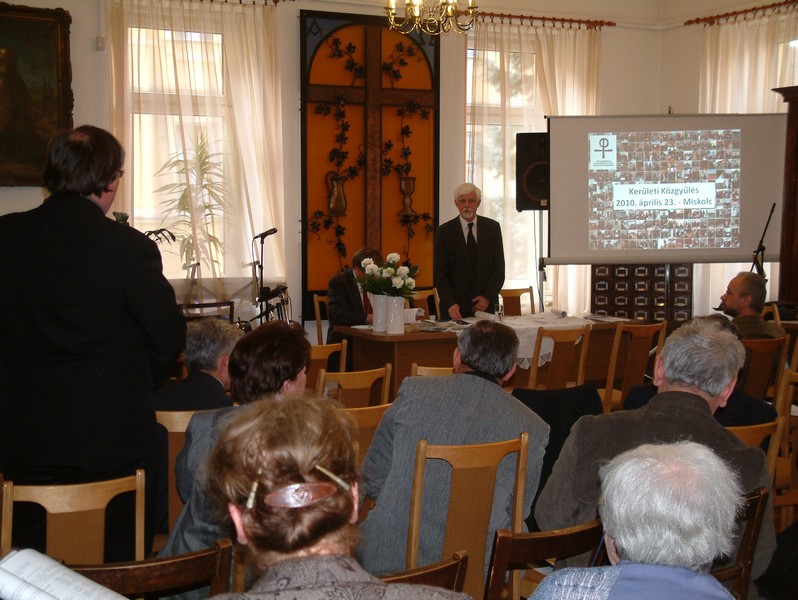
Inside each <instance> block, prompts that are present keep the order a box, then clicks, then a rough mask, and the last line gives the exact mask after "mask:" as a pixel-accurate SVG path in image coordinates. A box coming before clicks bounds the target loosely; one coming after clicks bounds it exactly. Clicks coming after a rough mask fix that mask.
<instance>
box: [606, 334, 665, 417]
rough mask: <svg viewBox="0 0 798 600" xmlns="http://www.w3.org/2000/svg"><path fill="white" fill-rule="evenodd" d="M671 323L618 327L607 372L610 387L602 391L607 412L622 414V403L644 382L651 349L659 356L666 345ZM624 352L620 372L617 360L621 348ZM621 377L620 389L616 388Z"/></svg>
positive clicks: (607, 385) (607, 386)
mask: <svg viewBox="0 0 798 600" xmlns="http://www.w3.org/2000/svg"><path fill="white" fill-rule="evenodd" d="M667 328H668V322H667V321H662V322H660V323H656V324H653V325H643V324H637V323H618V326H617V329H616V330H615V338H614V339H613V342H612V351H611V353H610V364H609V368H608V370H607V384H606V387H605V388H604V389H603V390H599V394H601V397H602V404H603V405H604V412H610V411H613V410H619V409H620V408H622V407H623V404H622V403H623V399H624V398H626V395H627V394H628V393H629V390H630V389H632V387H634V386H636V385H639V384H641V383H644V382H645V374H646V370H647V369H648V363H649V359H650V358H651V351H652V349H654V350H655V356H659V353H660V352H662V347H663V346H664V345H665V337H666V336H667V335H668V333H667ZM622 345H623V346H624V349H625V351H626V352H625V360H624V361H623V363H622V365H621V367H622V368H621V369H620V371H621V372H620V373H619V372H618V371H619V369H618V366H619V365H618V362H619V360H618V357H619V355H620V352H621V346H622ZM619 376H620V386H616V382H617V381H618V377H619Z"/></svg>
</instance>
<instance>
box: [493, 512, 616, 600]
mask: <svg viewBox="0 0 798 600" xmlns="http://www.w3.org/2000/svg"><path fill="white" fill-rule="evenodd" d="M603 535H604V529H603V527H602V524H601V519H593V520H592V521H589V522H588V523H583V524H582V525H575V526H574V527H568V528H565V529H555V530H553V531H539V532H535V533H513V532H512V531H508V530H507V529H499V530H498V531H497V532H496V533H495V535H494V538H493V551H492V552H491V556H490V565H489V567H488V577H487V584H486V585H485V600H501V599H502V597H503V594H504V590H505V583H504V582H505V579H506V576H507V572H508V571H517V570H519V569H526V570H527V573H526V578H525V579H524V580H523V581H522V584H521V585H522V589H521V595H522V596H523V597H527V596H529V595H530V594H531V593H532V591H534V588H535V587H536V584H537V583H540V581H542V579H543V575H542V574H541V573H539V572H538V571H535V570H534V569H529V568H528V566H529V563H535V562H541V561H549V560H551V559H555V558H569V557H572V556H578V555H580V554H584V553H585V552H590V551H591V550H592V551H594V553H595V551H596V549H597V548H598V547H599V545H600V544H601V540H602V537H603ZM527 583H529V585H526V584H527Z"/></svg>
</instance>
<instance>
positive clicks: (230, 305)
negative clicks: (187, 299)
mask: <svg viewBox="0 0 798 600" xmlns="http://www.w3.org/2000/svg"><path fill="white" fill-rule="evenodd" d="M178 306H179V307H180V310H181V311H182V312H183V317H184V318H185V319H186V321H193V320H194V319H202V318H204V317H225V316H226V318H227V320H228V321H230V323H233V322H234V321H233V315H234V313H235V302H233V301H232V300H222V301H219V302H194V303H191V304H178Z"/></svg>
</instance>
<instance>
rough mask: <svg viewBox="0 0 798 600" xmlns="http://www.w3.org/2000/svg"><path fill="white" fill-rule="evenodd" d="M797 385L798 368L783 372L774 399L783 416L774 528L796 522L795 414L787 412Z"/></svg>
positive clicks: (797, 435) (797, 451)
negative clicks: (776, 524) (776, 522)
mask: <svg viewBox="0 0 798 600" xmlns="http://www.w3.org/2000/svg"><path fill="white" fill-rule="evenodd" d="M796 386H798V371H795V370H794V369H790V370H789V371H786V372H785V373H784V374H783V375H782V378H781V385H780V386H779V393H778V394H777V396H776V401H775V402H774V407H775V409H776V412H777V413H778V415H779V416H780V417H783V418H784V419H785V427H784V434H783V436H782V438H781V452H780V454H779V456H778V458H777V459H776V478H775V482H774V489H775V490H776V491H777V493H776V495H774V496H773V509H774V515H776V516H777V520H778V528H777V531H781V530H783V529H785V528H786V527H788V526H789V525H791V524H792V523H793V522H794V521H795V514H796V511H795V509H796V506H798V416H794V415H791V414H790V412H791V409H792V405H793V399H794V398H795V388H796Z"/></svg>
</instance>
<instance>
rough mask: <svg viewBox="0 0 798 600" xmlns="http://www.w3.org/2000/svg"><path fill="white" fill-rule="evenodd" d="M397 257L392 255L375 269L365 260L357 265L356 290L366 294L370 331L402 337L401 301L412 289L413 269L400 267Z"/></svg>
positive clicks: (370, 262)
mask: <svg viewBox="0 0 798 600" xmlns="http://www.w3.org/2000/svg"><path fill="white" fill-rule="evenodd" d="M400 261H401V257H400V256H399V255H398V254H397V253H395V252H392V253H391V254H389V255H388V257H387V258H386V260H385V263H383V264H382V265H377V264H376V263H375V262H374V261H373V260H371V259H370V258H367V259H365V260H364V261H363V263H362V264H361V267H363V275H362V276H361V277H359V278H358V283H359V284H360V286H361V287H362V288H363V289H364V290H365V291H367V292H368V293H369V295H370V298H371V305H372V308H373V311H374V320H373V322H372V325H371V329H372V331H374V332H377V333H383V332H384V333H404V331H405V325H404V323H405V316H404V308H405V298H406V297H408V296H410V294H412V293H413V290H414V289H415V287H416V281H415V279H414V277H415V275H416V273H417V272H418V266H417V265H402V264H400Z"/></svg>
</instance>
